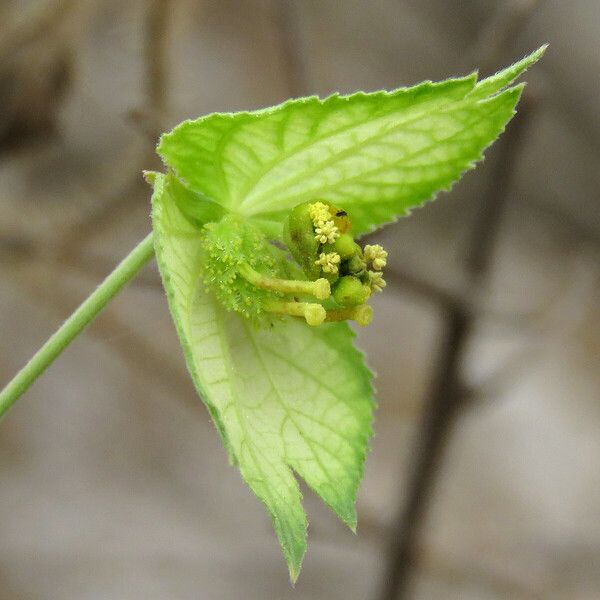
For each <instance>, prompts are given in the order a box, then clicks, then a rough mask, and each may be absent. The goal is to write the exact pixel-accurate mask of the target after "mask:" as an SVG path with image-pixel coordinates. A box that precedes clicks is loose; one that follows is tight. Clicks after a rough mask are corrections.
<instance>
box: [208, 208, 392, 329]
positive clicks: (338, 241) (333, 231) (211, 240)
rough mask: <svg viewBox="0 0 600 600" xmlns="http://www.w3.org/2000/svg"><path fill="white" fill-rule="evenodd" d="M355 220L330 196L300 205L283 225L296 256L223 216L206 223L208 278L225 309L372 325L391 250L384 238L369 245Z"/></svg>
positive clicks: (251, 228) (258, 318) (249, 315)
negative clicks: (362, 242) (357, 236)
mask: <svg viewBox="0 0 600 600" xmlns="http://www.w3.org/2000/svg"><path fill="white" fill-rule="evenodd" d="M350 228H351V223H350V217H349V216H348V214H347V213H346V211H344V210H342V209H339V208H337V207H334V206H332V205H330V204H326V203H323V202H314V203H309V202H305V203H303V204H299V205H298V206H296V207H294V208H293V209H292V210H291V212H290V214H289V216H288V219H287V221H286V222H285V224H284V231H283V240H284V242H285V244H286V245H287V248H288V250H289V252H290V253H291V254H292V257H293V258H294V259H295V263H294V262H291V261H289V260H288V258H287V256H286V253H285V252H284V251H283V250H282V249H281V248H278V247H277V246H275V245H273V244H272V243H270V242H269V240H268V239H267V238H266V237H265V236H264V234H263V233H262V232H261V231H260V230H258V229H257V228H256V227H254V226H252V225H250V223H248V222H246V221H244V220H242V219H240V218H238V217H235V216H234V215H229V216H225V217H224V218H223V219H221V220H220V221H218V222H211V223H208V224H206V225H205V226H204V227H203V229H202V233H201V238H200V239H201V242H202V248H203V252H204V255H205V257H206V266H205V269H204V274H203V279H204V284H205V285H206V287H207V288H209V289H210V290H211V291H212V292H213V293H214V294H215V296H216V297H217V298H218V299H219V300H220V302H221V304H222V305H223V306H224V307H225V308H226V309H228V310H233V311H235V312H238V313H240V314H241V315H243V316H245V317H247V318H249V319H252V320H254V321H256V322H261V321H263V322H264V319H265V318H266V319H267V321H268V320H269V319H270V318H272V317H269V315H273V314H275V315H288V316H292V317H301V318H303V319H304V320H305V321H306V323H307V324H309V325H312V326H316V325H320V324H321V323H324V322H330V321H345V320H353V321H356V322H357V323H358V324H360V325H368V324H369V323H370V321H371V318H372V309H371V307H370V306H369V305H368V304H366V302H367V300H368V299H369V297H370V296H371V295H372V294H373V293H375V292H381V291H382V290H383V288H384V287H385V281H384V279H383V275H382V273H381V271H382V269H383V267H385V265H386V262H387V252H386V251H385V250H384V249H383V248H382V247H381V246H379V245H368V246H365V248H364V250H363V249H362V248H361V247H360V246H359V245H358V244H357V243H356V242H355V240H354V238H353V237H352V235H351V234H350V233H349V231H350Z"/></svg>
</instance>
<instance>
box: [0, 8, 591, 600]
mask: <svg viewBox="0 0 600 600" xmlns="http://www.w3.org/2000/svg"><path fill="white" fill-rule="evenodd" d="M599 38H600V4H599V3H598V0H570V1H569V2H564V1H561V0H539V1H534V0H504V1H500V0H461V1H452V0H369V1H367V0H362V1H361V0H297V1H293V0H238V1H234V0H219V1H217V0H170V1H166V0H162V1H161V0H147V1H140V0H132V1H129V2H123V1H118V0H82V1H79V2H77V1H74V0H12V1H8V0H3V1H2V2H0V381H7V380H8V379H9V378H10V377H11V376H12V374H13V373H14V372H15V371H16V370H17V369H18V368H19V367H20V366H22V364H23V363H24V362H25V360H26V359H27V358H29V357H30V355H31V354H32V353H33V352H34V351H35V350H36V349H37V348H38V347H39V346H40V345H41V343H42V342H43V341H45V340H46V338H47V337H48V335H49V334H50V333H52V332H53V331H54V330H55V329H56V327H57V326H58V325H59V324H60V322H61V320H62V319H64V318H65V317H66V316H68V315H69V314H70V312H71V311H72V310H73V309H74V308H75V307H76V306H77V305H78V303H79V302H80V301H81V300H82V299H83V298H84V297H85V296H86V295H87V294H88V293H89V292H90V291H91V290H92V289H93V288H94V286H95V285H96V284H97V283H98V282H99V281H100V280H101V278H102V277H103V276H104V275H105V274H106V273H108V272H109V271H110V270H111V268H112V266H113V265H114V264H115V263H116V262H117V261H118V260H119V258H120V257H122V256H123V255H124V254H126V253H127V252H128V251H129V250H130V249H131V248H132V247H133V246H134V244H135V243H136V242H137V241H138V240H139V239H141V238H142V237H143V236H144V235H145V234H146V232H147V231H148V230H149V228H150V221H149V196H150V193H149V190H148V188H147V187H146V185H145V184H144V182H143V181H142V178H141V175H140V173H141V170H142V169H148V168H159V163H158V161H157V159H156V157H155V155H154V150H153V148H154V144H155V140H156V136H157V134H158V133H159V132H161V131H164V130H166V129H168V128H170V127H172V126H173V125H174V124H176V123H177V122H179V121H180V120H182V119H184V118H188V117H196V116H199V115H202V114H205V113H208V112H211V111H228V110H238V109H252V108H258V107H263V106H267V105H270V104H274V103H277V102H280V101H282V100H284V99H285V98H287V97H290V96H301V95H306V94H312V93H317V94H321V95H323V94H328V93H330V92H332V91H337V90H339V91H342V92H352V91H355V90H359V89H361V90H373V89H377V88H395V87H398V86H401V85H408V84H414V83H417V82H419V81H421V80H423V79H434V80H435V79H442V78H445V77H447V76H450V75H458V74H466V73H468V72H470V71H472V70H473V69H475V68H478V67H479V68H480V69H481V72H482V74H489V73H491V72H493V71H495V70H497V69H498V68H500V67H502V66H505V65H507V64H509V63H510V62H513V61H514V60H516V59H518V58H520V57H522V56H523V55H524V54H525V53H527V52H529V51H531V50H533V49H535V48H537V47H538V46H539V45H541V44H542V43H544V42H550V49H549V50H548V52H547V54H546V56H545V57H544V58H543V60H542V61H541V63H539V64H538V65H536V66H535V67H534V68H533V70H532V71H531V72H530V73H528V74H527V76H526V77H525V79H526V80H527V81H528V82H529V85H528V87H527V90H526V92H525V95H524V98H523V101H522V104H521V106H520V110H519V114H518V116H517V117H516V118H515V120H514V121H513V122H512V124H511V125H510V127H509V128H508V130H507V132H506V133H505V134H504V136H503V137H502V138H501V139H500V141H499V142H498V143H497V144H495V146H494V147H493V148H492V149H491V150H490V151H489V152H488V154H487V160H486V161H485V163H484V164H482V165H480V166H479V167H478V168H477V170H476V171H475V172H472V173H470V174H469V175H467V176H466V177H465V178H464V180H463V181H462V182H461V183H460V184H459V185H458V186H456V187H455V188H454V190H453V191H452V193H450V194H443V195H442V196H441V197H440V198H439V200H438V201H437V202H436V203H433V204H429V205H427V206H426V207H425V208H423V209H421V210H418V211H416V212H415V213H414V214H413V216H412V217H410V218H409V219H405V220H402V221H401V222H399V223H398V224H397V225H395V226H393V227H389V228H387V229H386V230H385V231H384V232H381V233H380V234H378V235H377V236H373V239H379V240H383V243H384V244H385V245H386V248H387V249H388V250H389V251H390V256H391V260H390V263H391V266H390V267H389V271H388V276H387V277H386V279H388V281H389V285H388V289H387V290H386V293H385V294H383V295H381V296H380V297H378V298H377V299H376V302H375V304H376V307H375V309H376V310H375V319H374V323H373V324H372V325H371V326H370V327H369V328H367V329H365V330H361V331H360V335H359V343H360V345H361V346H362V347H363V348H364V349H365V350H366V351H367V352H368V356H369V360H370V363H371V365H372V367H373V368H374V369H375V370H376V371H377V372H378V373H379V378H378V380H377V387H378V401H379V409H378V413H377V420H376V425H375V430H376V436H375V438H374V440H373V449H372V452H371V454H370V456H369V458H368V463H367V467H366V476H365V481H364V484H363V487H362V489H361V492H360V497H359V501H358V514H359V535H358V536H356V537H355V536H353V535H352V534H351V533H350V532H349V531H347V530H346V529H345V528H344V526H343V525H342V524H341V523H339V522H338V521H337V520H336V518H335V517H334V516H333V515H332V514H331V513H330V512H329V511H328V510H326V508H325V507H323V506H322V504H321V503H320V502H319V501H318V499H316V498H315V497H314V496H313V495H312V494H311V493H309V492H307V493H306V495H305V505H306V508H307V510H308V512H309V517H310V521H311V526H310V535H309V551H308V555H307V558H306V561H305V564H304V569H303V572H302V574H301V577H300V580H299V582H298V584H297V585H296V588H295V589H292V588H291V586H290V585H289V581H288V578H287V569H286V568H285V565H284V561H283V558H282V556H281V553H280V550H279V548H278V545H277V543H276V540H275V536H274V534H273V532H272V528H271V524H270V521H269V519H268V517H267V515H266V513H265V511H264V510H263V508H262V506H261V504H260V503H259V502H258V501H257V500H256V499H255V498H254V497H253V496H252V494H251V493H250V492H249V491H248V489H247V488H246V487H245V485H244V484H243V483H242V480H241V479H240V477H239V474H238V472H237V470H236V469H233V468H231V467H229V466H228V463H227V458H226V455H225V452H224V450H223V448H222V447H221V444H220V441H219V438H218V436H217V434H216V432H215V430H214V428H213V426H212V424H211V423H210V421H209V418H208V415H207V413H206V411H205V409H204V407H203V405H202V403H201V401H200V400H199V399H198V398H197V396H196V395H195V392H194V390H193V388H192V385H191V383H190V381H189V378H188V376H187V374H186V370H185V366H184V361H183V358H182V355H181V351H180V349H179V346H178V342H177V339H176V335H175V331H174V328H173V326H172V324H171V322H170V318H169V314H168V310H167V305H166V300H165V298H164V294H163V292H162V291H161V286H160V281H159V278H158V274H157V271H156V268H155V266H154V265H151V266H149V267H148V268H147V269H146V270H145V271H144V272H143V274H142V275H141V276H140V277H139V278H138V279H136V280H135V281H134V282H133V283H132V284H131V285H130V286H129V287H128V288H126V290H125V291H124V292H123V293H122V294H121V295H120V296H119V297H118V298H117V299H116V300H115V301H114V302H113V303H112V304H111V305H110V306H109V308H108V310H107V311H106V312H105V313H103V314H102V315H101V317H100V318H99V319H98V320H97V321H96V322H95V323H94V325H93V326H92V327H91V328H90V329H89V330H88V331H87V332H86V333H85V335H83V336H81V337H80V338H78V340H77V341H76V342H75V343H74V344H73V345H72V346H70V347H69V348H68V350H67V351H66V352H65V353H64V354H63V356H62V357H61V358H60V359H59V360H58V361H57V362H56V363H55V364H54V365H53V366H52V367H51V369H50V370H49V371H48V372H47V373H46V374H45V375H44V376H43V377H42V378H41V379H40V380H39V381H38V382H37V383H36V384H35V385H34V386H33V388H32V389H31V390H30V391H29V392H28V393H27V394H26V395H25V396H24V397H23V398H22V399H21V400H20V401H19V402H18V403H17V404H16V405H15V407H14V408H13V409H12V411H11V412H10V413H9V414H8V415H7V416H6V418H5V419H3V421H2V422H1V423H0V482H1V483H0V599H1V600H17V599H18V600H21V599H23V600H46V599H58V600H75V599H77V600H81V599H86V600H87V599H105V598H111V599H127V600H137V599H144V600H154V599H169V600H179V599H181V600H188V599H198V598H201V599H204V598H206V599H210V600H221V599H223V600H229V599H237V598H244V599H248V600H254V599H257V600H258V599H267V598H268V599H272V598H273V599H275V598H277V599H279V598H282V599H291V598H293V599H295V600H300V599H315V600H321V599H323V600H325V599H326V600H335V599H338V598H339V599H342V598H344V599H345V600H347V599H360V600H363V599H367V600H371V599H372V600H398V599H409V598H410V599H418V600H426V599H427V600H437V599H440V600H442V599H444V600H447V599H454V598H460V599H466V600H470V599H485V600H487V599H490V600H496V599H504V598H509V599H514V600H529V599H544V600H547V599H550V600H558V599H569V600H584V599H585V600H588V599H589V600H593V599H597V598H600V261H599V260H598V259H599V257H600V210H599V207H600V204H599V198H598V193H599V190H600V168H599V166H600V165H599V159H600V118H599V117H598V106H600V79H599V77H598V73H599V72H600V43H599V41H598V40H599Z"/></svg>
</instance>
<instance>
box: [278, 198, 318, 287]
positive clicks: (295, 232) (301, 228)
mask: <svg viewBox="0 0 600 600" xmlns="http://www.w3.org/2000/svg"><path fill="white" fill-rule="evenodd" d="M310 205H311V203H310V202H304V203H303V204H299V205H298V206H295V207H294V208H293V209H292V210H291V211H290V215H289V217H288V219H287V221H286V222H285V223H284V226H283V241H284V242H285V244H286V245H287V247H288V248H289V251H290V252H291V253H292V256H293V257H294V260H295V261H296V262H297V263H298V264H299V265H300V266H301V267H302V270H303V271H304V273H305V275H306V276H307V277H308V279H313V280H314V279H317V277H319V275H320V273H321V268H320V267H319V266H318V265H316V264H315V261H316V260H317V258H318V257H319V242H318V241H317V240H316V239H315V232H314V229H313V220H312V218H311V215H310Z"/></svg>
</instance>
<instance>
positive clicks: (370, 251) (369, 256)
mask: <svg viewBox="0 0 600 600" xmlns="http://www.w3.org/2000/svg"><path fill="white" fill-rule="evenodd" d="M387 255H388V253H387V252H386V251H385V250H384V249H383V248H382V247H381V246H380V245H379V244H374V245H373V246H365V249H364V256H365V259H366V261H367V262H370V263H371V265H372V267H373V268H374V269H375V270H376V271H381V269H383V267H385V265H386V264H387Z"/></svg>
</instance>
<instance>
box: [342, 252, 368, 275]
mask: <svg viewBox="0 0 600 600" xmlns="http://www.w3.org/2000/svg"><path fill="white" fill-rule="evenodd" d="M366 268H367V263H366V262H365V260H364V259H363V257H362V256H361V255H360V254H355V255H354V256H353V257H351V258H350V260H348V262H347V263H346V272H347V273H350V274H351V275H356V276H357V277H360V276H361V275H362V274H363V273H364V272H365V270H366Z"/></svg>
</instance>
